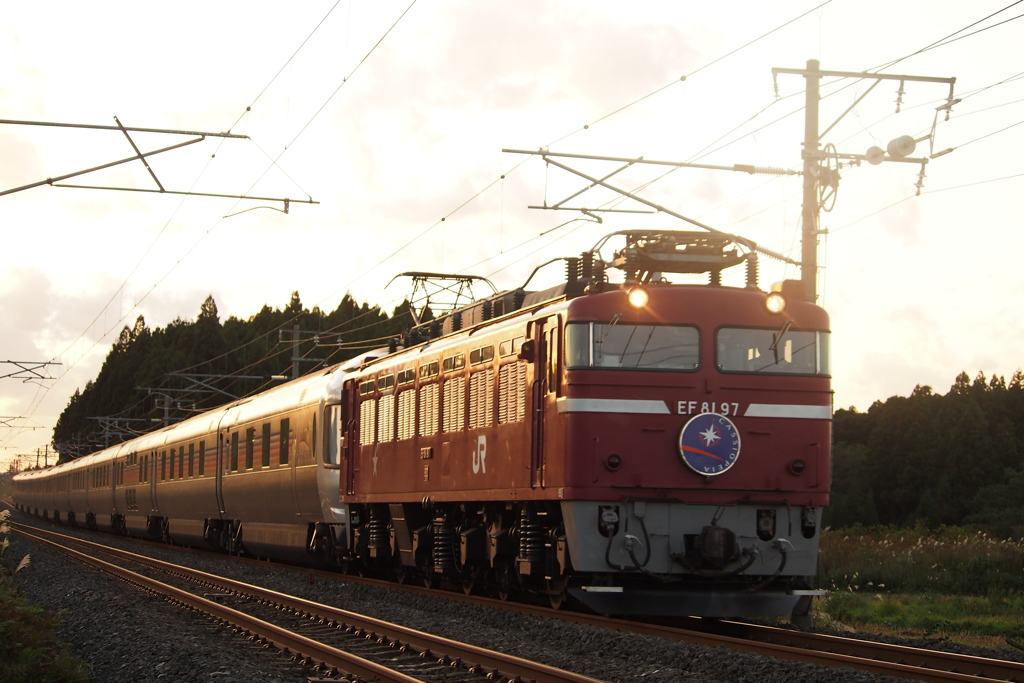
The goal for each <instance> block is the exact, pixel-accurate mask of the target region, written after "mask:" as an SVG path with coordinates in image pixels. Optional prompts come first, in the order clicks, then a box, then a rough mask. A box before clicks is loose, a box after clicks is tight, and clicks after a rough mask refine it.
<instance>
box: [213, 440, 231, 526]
mask: <svg viewBox="0 0 1024 683" xmlns="http://www.w3.org/2000/svg"><path fill="white" fill-rule="evenodd" d="M227 440H228V430H226V429H218V430H217V479H216V481H217V510H218V511H219V512H220V514H222V515H223V514H224V512H225V509H224V470H225V469H226V468H227V462H228V455H227V454H228V443H227Z"/></svg>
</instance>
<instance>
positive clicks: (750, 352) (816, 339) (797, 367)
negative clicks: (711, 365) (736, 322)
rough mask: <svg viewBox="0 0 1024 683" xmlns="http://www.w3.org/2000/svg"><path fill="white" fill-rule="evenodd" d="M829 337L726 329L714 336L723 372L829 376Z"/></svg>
mask: <svg viewBox="0 0 1024 683" xmlns="http://www.w3.org/2000/svg"><path fill="white" fill-rule="evenodd" d="M829 336H830V335H829V333H828V332H817V331H794V330H790V329H788V327H783V328H781V329H751V328H739V327H723V328H721V329H719V330H718V332H717V333H716V335H715V364H716V365H717V366H718V369H719V370H721V371H722V372H742V373H764V374H785V375H828V374H830V370H829Z"/></svg>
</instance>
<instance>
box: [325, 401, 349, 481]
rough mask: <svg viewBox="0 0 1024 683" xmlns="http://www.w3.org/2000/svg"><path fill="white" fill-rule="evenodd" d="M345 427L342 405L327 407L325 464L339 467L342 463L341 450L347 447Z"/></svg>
mask: <svg viewBox="0 0 1024 683" xmlns="http://www.w3.org/2000/svg"><path fill="white" fill-rule="evenodd" d="M344 425H345V418H344V415H343V411H342V407H341V405H340V404H339V405H333V406H327V415H326V417H325V419H324V438H325V439H326V444H325V448H324V456H323V460H324V464H325V465H328V466H330V465H338V464H339V463H340V462H341V456H340V454H341V449H342V448H344V447H345V437H344V435H343V433H342V430H343V428H344Z"/></svg>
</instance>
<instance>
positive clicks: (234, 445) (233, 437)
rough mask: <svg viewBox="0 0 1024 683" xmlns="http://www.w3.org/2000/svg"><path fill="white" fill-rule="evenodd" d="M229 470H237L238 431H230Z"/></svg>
mask: <svg viewBox="0 0 1024 683" xmlns="http://www.w3.org/2000/svg"><path fill="white" fill-rule="evenodd" d="M230 465H231V471H232V472H237V471H238V432H231V457H230Z"/></svg>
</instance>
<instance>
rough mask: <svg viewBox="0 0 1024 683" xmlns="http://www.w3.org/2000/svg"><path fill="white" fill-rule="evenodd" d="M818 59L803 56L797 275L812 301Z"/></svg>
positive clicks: (815, 272)
mask: <svg viewBox="0 0 1024 683" xmlns="http://www.w3.org/2000/svg"><path fill="white" fill-rule="evenodd" d="M818 66H819V65H818V60H817V59H809V60H807V71H806V72H804V78H805V79H807V93H806V95H807V97H806V103H805V104H804V110H805V112H806V115H805V117H804V151H803V158H804V203H803V212H802V214H801V216H802V220H801V224H802V229H801V237H800V263H801V266H800V279H801V281H802V282H803V285H804V287H803V289H804V296H805V297H806V298H807V300H808V301H810V302H812V303H814V302H815V301H816V300H817V298H818V292H817V289H818V234H819V230H818V219H819V213H818V212H819V209H820V207H819V205H818V183H819V179H818V164H819V161H820V159H821V154H820V151H819V149H820V146H819V144H818V101H819V100H820V99H821V95H820V91H819V86H820V85H821V72H820V71H819V70H818Z"/></svg>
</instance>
